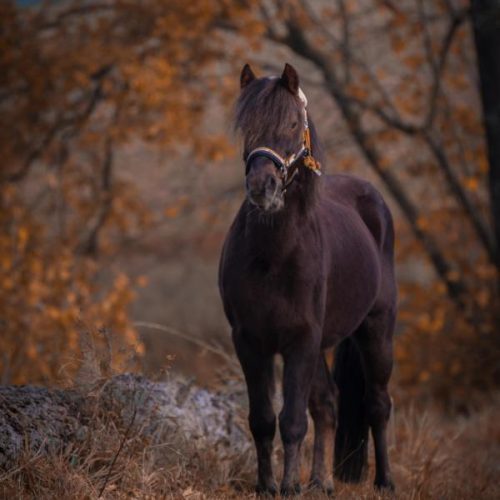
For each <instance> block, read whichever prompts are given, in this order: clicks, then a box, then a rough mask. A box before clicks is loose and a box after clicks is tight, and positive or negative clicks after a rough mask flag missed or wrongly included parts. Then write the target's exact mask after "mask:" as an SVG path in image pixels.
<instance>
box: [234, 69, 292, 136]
mask: <svg viewBox="0 0 500 500" xmlns="http://www.w3.org/2000/svg"><path fill="white" fill-rule="evenodd" d="M297 103H298V101H297V99H295V98H294V97H293V95H292V94H290V92H289V91H288V90H287V89H285V88H284V87H283V86H282V85H281V84H280V82H279V79H277V78H260V79H258V80H254V81H253V82H252V83H251V84H249V85H248V86H247V87H245V88H244V89H243V91H242V92H241V94H240V97H239V98H238V101H237V102H236V113H235V130H236V131H239V132H241V133H242V135H244V136H246V137H248V135H250V136H252V135H254V134H256V133H259V134H264V135H265V132H266V131H272V130H276V129H279V127H280V124H282V123H286V122H287V121H288V120H290V118H291V117H292V116H295V115H296V113H297Z"/></svg>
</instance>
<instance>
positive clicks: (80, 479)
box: [0, 398, 500, 500]
mask: <svg viewBox="0 0 500 500" xmlns="http://www.w3.org/2000/svg"><path fill="white" fill-rule="evenodd" d="M116 422H117V419H115V418H113V415H109V414H105V415H104V414H99V413H96V414H95V416H94V419H93V421H92V425H91V426H90V427H89V432H88V437H87V439H86V440H85V442H84V444H82V445H80V446H79V447H69V448H68V449H66V450H64V451H63V452H62V453H61V454H60V455H59V456H57V457H52V458H47V457H42V456H38V455H37V454H33V453H25V455H24V457H23V458H22V460H21V461H20V463H19V464H18V467H16V468H15V469H13V470H10V471H2V472H1V473H0V498H37V499H39V498H99V495H100V492H101V490H102V498H186V499H191V500H196V499H202V498H218V499H219V498H220V499H224V498H252V497H253V496H254V495H253V492H252V485H253V481H254V473H255V470H254V468H255V462H254V457H253V453H246V454H243V455H235V456H232V457H225V458H221V457H218V456H216V455H215V451H213V449H210V448H209V447H207V446H204V445H203V443H193V442H189V441H186V440H184V439H183V437H182V436H178V435H167V436H165V435H163V436H161V439H158V437H156V438H152V439H148V440H146V439H144V438H140V437H138V433H137V432H135V431H132V432H130V431H129V432H127V429H126V428H120V427H119V426H118V424H116ZM392 434H393V435H392V438H391V441H392V444H391V450H390V454H391V459H392V464H393V473H394V476H395V481H396V485H397V498H402V499H424V498H442V499H447V498H450V499H479V498H485V499H487V498H491V499H493V498H500V482H499V481H498V477H499V473H500V398H496V399H495V400H493V401H492V402H491V403H490V404H489V405H485V406H484V408H483V409H482V410H480V411H478V412H477V413H475V414H473V415H470V416H468V417H453V418H450V417H448V418H445V417H444V416H443V415H440V414H439V413H437V412H436V411H432V410H428V411H416V410H413V409H406V410H402V411H400V412H399V413H396V416H395V421H394V425H393V432H392ZM309 440H310V436H309ZM305 448H306V453H305V459H304V464H303V476H304V480H305V479H306V477H307V469H308V466H309V464H308V461H309V450H308V449H309V448H310V441H308V443H307V444H306V447H305ZM118 450H120V451H119V453H118ZM277 461H278V462H279V461H280V453H279V452H278V453H277ZM371 475H373V464H370V476H371ZM336 492H337V494H336V497H337V498H339V499H360V498H366V499H368V498H384V496H383V495H378V494H377V493H376V492H375V491H374V490H373V489H372V487H371V481H367V482H366V483H364V484H362V485H358V486H352V485H345V484H342V483H336ZM304 496H305V497H307V498H320V496H318V495H312V494H308V495H304ZM386 496H387V497H389V496H388V495H386Z"/></svg>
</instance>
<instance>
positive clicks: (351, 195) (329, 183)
mask: <svg viewBox="0 0 500 500" xmlns="http://www.w3.org/2000/svg"><path fill="white" fill-rule="evenodd" d="M324 196H325V197H326V198H327V199H329V200H330V201H333V202H335V203H337V204H342V205H345V206H346V207H349V208H351V209H352V210H354V211H355V212H356V213H357V214H358V215H359V217H360V218H361V219H362V221H363V223H364V224H365V225H366V227H367V228H368V230H369V231H370V233H371V234H372V236H373V238H374V240H375V242H376V244H377V247H378V248H379V249H380V251H381V253H382V254H383V255H384V256H385V257H387V258H389V259H390V261H391V262H392V258H393V251H394V228H393V221H392V216H391V212H390V210H389V208H388V207H387V204H386V203H385V201H384V199H383V197H382V195H381V194H380V193H379V192H378V190H377V189H376V188H375V187H374V186H373V185H372V184H371V183H370V182H368V181H366V180H364V179H361V178H359V177H356V176H353V175H348V174H335V175H328V176H325V179H324Z"/></svg>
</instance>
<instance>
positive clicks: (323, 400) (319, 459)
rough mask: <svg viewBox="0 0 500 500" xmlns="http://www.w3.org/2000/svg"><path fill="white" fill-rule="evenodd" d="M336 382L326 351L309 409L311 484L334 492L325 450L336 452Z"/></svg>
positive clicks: (322, 357)
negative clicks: (311, 460)
mask: <svg viewBox="0 0 500 500" xmlns="http://www.w3.org/2000/svg"><path fill="white" fill-rule="evenodd" d="M335 392H336V388H335V382H334V381H333V378H332V376H331V374H330V372H329V369H328V365H327V364H326V360H325V357H324V355H323V354H321V355H320V357H319V360H318V364H317V367H316V373H315V375H314V378H313V382H312V386H311V394H310V396H309V412H310V413H311V417H312V419H313V421H314V448H313V465H312V470H311V479H310V486H311V487H312V488H318V489H320V490H322V491H324V492H325V493H327V494H331V493H333V483H332V482H331V481H330V479H329V476H330V474H331V470H332V468H331V467H328V466H327V464H326V463H325V453H328V455H327V456H329V457H331V456H333V449H332V444H333V433H334V430H335V422H336V417H335V408H336V398H335Z"/></svg>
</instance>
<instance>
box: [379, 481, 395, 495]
mask: <svg viewBox="0 0 500 500" xmlns="http://www.w3.org/2000/svg"><path fill="white" fill-rule="evenodd" d="M374 485H375V488H376V489H377V490H384V491H387V492H390V493H394V491H396V487H395V486H394V483H393V482H392V479H391V478H383V479H375V483H374Z"/></svg>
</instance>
